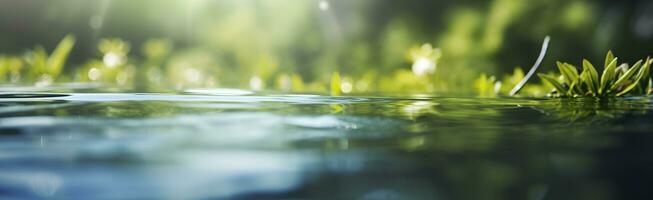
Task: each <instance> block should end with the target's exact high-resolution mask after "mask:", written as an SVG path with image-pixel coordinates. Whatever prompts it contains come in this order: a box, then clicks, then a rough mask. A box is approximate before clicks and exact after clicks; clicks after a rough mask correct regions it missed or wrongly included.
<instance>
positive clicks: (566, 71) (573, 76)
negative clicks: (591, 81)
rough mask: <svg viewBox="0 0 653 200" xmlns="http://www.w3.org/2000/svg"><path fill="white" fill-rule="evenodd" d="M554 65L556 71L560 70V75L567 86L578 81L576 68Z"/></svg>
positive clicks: (565, 64) (566, 65)
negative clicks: (556, 67)
mask: <svg viewBox="0 0 653 200" xmlns="http://www.w3.org/2000/svg"><path fill="white" fill-rule="evenodd" d="M556 65H558V70H560V73H561V74H562V76H563V77H564V78H565V81H566V82H567V84H568V85H572V84H573V83H574V81H577V80H578V71H577V70H576V67H574V66H573V65H570V64H567V63H561V62H556Z"/></svg>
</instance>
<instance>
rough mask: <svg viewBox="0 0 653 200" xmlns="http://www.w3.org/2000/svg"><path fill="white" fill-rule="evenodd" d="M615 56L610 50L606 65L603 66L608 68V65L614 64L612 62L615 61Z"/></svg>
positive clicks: (606, 57)
mask: <svg viewBox="0 0 653 200" xmlns="http://www.w3.org/2000/svg"><path fill="white" fill-rule="evenodd" d="M614 59H615V57H614V54H612V50H608V54H607V55H605V64H603V67H605V68H608V65H610V63H612V60H614Z"/></svg>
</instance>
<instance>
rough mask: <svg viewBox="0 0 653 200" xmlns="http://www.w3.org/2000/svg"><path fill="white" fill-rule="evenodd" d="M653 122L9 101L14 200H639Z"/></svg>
mask: <svg viewBox="0 0 653 200" xmlns="http://www.w3.org/2000/svg"><path fill="white" fill-rule="evenodd" d="M4 91H10V90H4ZM652 109H653V103H651V99H650V98H644V97H643V98H625V99H613V100H602V101H599V100H594V99H580V100H561V99H528V98H494V99H484V98H467V97H432V96H411V97H367V96H359V97H330V96H319V95H301V94H292V95H286V94H259V93H254V92H250V91H244V90H233V89H196V90H187V91H183V92H179V93H165V94H164V93H106V92H104V93H90V92H88V91H86V92H69V93H60V92H52V91H34V92H29V93H25V92H22V93H21V92H16V91H14V92H6V93H2V94H0V194H2V196H3V197H8V198H55V199H69V198H74V199H88V198H106V199H110V198H119V197H120V198H132V199H189V198H200V199H206V198H209V199H213V198H238V199H260V198H264V199H270V198H273V199H276V198H282V199H283V198H310V199H314V198H320V199H620V198H636V197H641V196H642V195H646V193H647V192H648V188H647V187H646V185H647V183H650V181H651V179H652V177H653V174H652V172H653V171H652V170H650V168H651V166H652V164H653V156H651V155H652V153H653V145H650V144H651V142H653V136H652V135H651V134H650V132H651V131H650V130H651V128H653V126H652V125H651V123H650V122H651V119H653V116H652V115H651V112H650V111H651V110H652Z"/></svg>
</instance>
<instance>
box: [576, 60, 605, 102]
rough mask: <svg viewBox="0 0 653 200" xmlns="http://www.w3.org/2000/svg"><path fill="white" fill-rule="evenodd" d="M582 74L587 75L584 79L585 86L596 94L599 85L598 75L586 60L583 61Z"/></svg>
mask: <svg viewBox="0 0 653 200" xmlns="http://www.w3.org/2000/svg"><path fill="white" fill-rule="evenodd" d="M583 73H585V74H587V75H586V77H585V84H587V87H588V88H589V89H590V91H591V92H592V93H594V94H598V88H599V84H600V83H599V73H598V72H597V71H596V68H594V65H592V63H590V62H589V61H588V60H586V59H583ZM581 79H582V77H581Z"/></svg>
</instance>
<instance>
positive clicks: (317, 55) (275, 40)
mask: <svg viewBox="0 0 653 200" xmlns="http://www.w3.org/2000/svg"><path fill="white" fill-rule="evenodd" d="M651 9H653V2H652V1H644V0H641V1H609V0H600V1H599V0H595V1H586V0H541V1H535V0H530V1H525V0H439V1H433V0H409V1H395V0H356V1H350V0H304V1H287V0H215V1H211V0H178V1H159V0H140V1H129V0H97V1H87V0H57V1H36V0H2V1H0V55H1V56H0V82H1V83H4V84H18V85H36V86H48V85H52V84H57V83H64V82H97V83H104V84H108V85H113V86H117V87H124V88H130V89H134V90H140V91H170V90H180V89H187V88H199V87H202V88H203V87H207V88H214V87H231V88H243V89H251V90H272V91H282V92H316V93H329V92H330V93H331V94H340V93H377V92H392V93H438V92H443V93H446V92H456V93H466V92H471V91H473V90H474V82H475V80H477V78H478V77H479V75H481V74H491V75H497V77H498V78H500V77H502V74H509V73H513V69H514V68H515V67H518V66H521V67H522V68H524V69H525V70H527V69H528V68H529V67H530V66H531V65H532V63H533V62H534V61H535V59H536V58H537V54H538V53H539V50H540V48H541V43H542V40H543V39H544V37H545V36H547V35H549V36H551V39H552V40H551V44H550V48H549V51H548V53H547V57H546V59H545V60H544V63H543V66H542V67H541V70H542V71H550V70H553V69H554V68H555V67H554V62H555V61H556V60H563V61H567V62H570V63H575V64H578V63H580V62H581V60H582V59H583V58H588V59H589V60H591V61H593V62H599V63H600V62H601V61H602V59H603V56H604V55H605V53H606V52H607V51H608V50H613V51H614V52H615V54H616V55H617V56H618V57H619V58H620V59H621V60H622V61H627V62H633V61H635V60H636V59H640V58H642V57H646V56H647V55H649V54H650V53H651V52H653V12H650V10H651ZM67 35H68V37H66V36H67ZM64 38H66V39H64ZM67 47H70V49H71V50H70V53H68V51H67V50H68V48H67ZM504 82H505V81H504Z"/></svg>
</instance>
